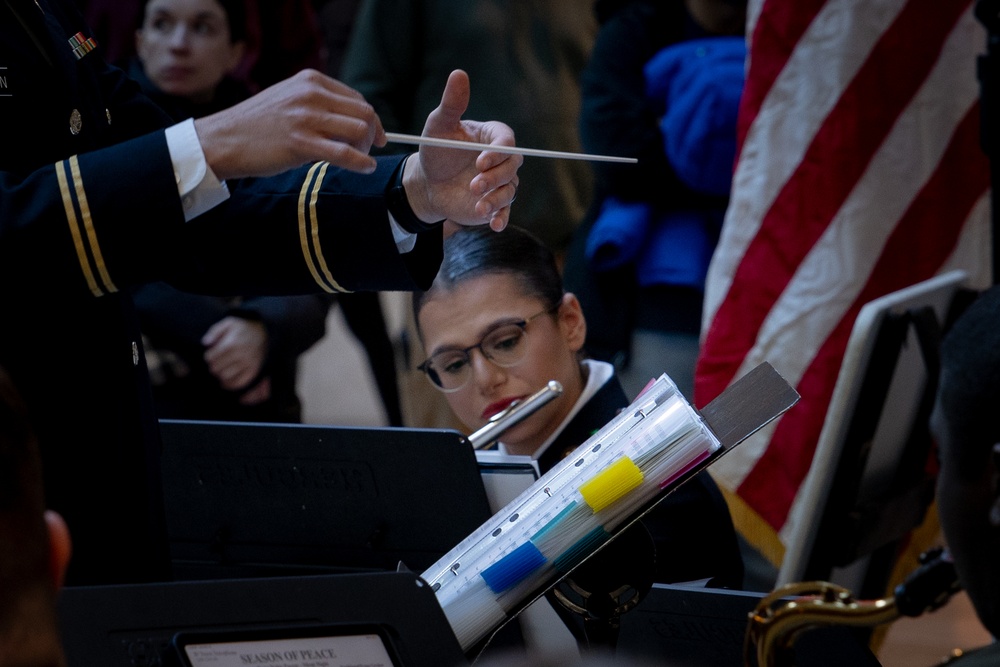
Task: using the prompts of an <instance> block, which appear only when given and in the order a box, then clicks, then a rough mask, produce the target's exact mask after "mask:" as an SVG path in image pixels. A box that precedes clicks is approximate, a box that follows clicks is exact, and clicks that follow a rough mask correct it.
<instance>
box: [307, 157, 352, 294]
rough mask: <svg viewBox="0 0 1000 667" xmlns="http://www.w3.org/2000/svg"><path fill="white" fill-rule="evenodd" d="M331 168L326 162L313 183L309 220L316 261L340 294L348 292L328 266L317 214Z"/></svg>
mask: <svg viewBox="0 0 1000 667" xmlns="http://www.w3.org/2000/svg"><path fill="white" fill-rule="evenodd" d="M329 167H330V163H329V162H324V163H323V167H322V168H321V169H320V172H319V176H317V177H316V181H315V182H314V183H313V188H312V196H311V198H310V200H309V220H310V221H311V222H312V225H311V229H312V240H313V248H314V249H315V252H316V260H317V261H318V262H319V268H320V269H321V270H322V271H323V275H324V276H326V279H327V280H328V281H330V283H329V284H330V285H332V286H333V288H334V289H335V290H337V291H338V292H347V291H348V290H346V289H344V288H343V287H342V286H341V285H340V284H339V283H338V282H337V281H336V280H334V279H333V274H332V273H330V268H329V267H328V266H327V265H326V258H325V257H323V248H322V246H320V243H319V215H318V214H317V213H316V201H317V200H318V199H319V191H320V188H321V187H322V186H323V178H324V177H325V176H326V170H327V169H328V168H329Z"/></svg>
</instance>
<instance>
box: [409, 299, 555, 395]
mask: <svg viewBox="0 0 1000 667" xmlns="http://www.w3.org/2000/svg"><path fill="white" fill-rule="evenodd" d="M560 307H562V301H561V300H560V301H559V302H558V303H556V304H555V305H553V306H549V307H548V308H546V309H545V310H543V311H541V312H538V313H535V314H534V315H532V316H531V317H527V318H525V319H523V320H515V321H513V322H503V323H501V324H498V325H496V326H495V327H493V328H492V329H490V330H489V331H487V332H486V333H485V334H484V335H483V337H482V338H480V339H479V342H478V343H476V344H475V345H470V346H469V347H466V348H463V349H461V350H446V352H448V353H450V354H454V353H461V354H462V355H464V356H465V358H466V359H467V360H468V363H469V365H470V367H471V364H472V355H471V354H469V353H470V352H472V351H473V350H476V349H478V350H479V353H480V354H482V355H483V357H485V358H486V359H488V360H489V361H490V363H494V364H496V365H497V366H500V367H501V368H513V367H514V366H517V365H518V364H519V363H521V362H522V361H523V360H524V357H521V359H518V360H517V361H515V362H514V363H512V364H503V363H500V362H499V361H497V360H496V359H494V358H493V357H491V356H490V355H489V354H488V353H487V352H486V350H484V349H483V343H485V342H486V339H487V338H489V337H490V336H492V335H493V334H494V332H496V331H498V330H500V329H501V328H503V327H509V326H516V327H519V328H520V329H521V334H522V335H523V336H527V335H528V323H529V322H531V321H532V320H534V319H537V318H539V317H541V316H542V315H548V314H551V313H554V312H556V311H558V310H559V308H560ZM438 354H442V352H438V353H437V354H433V355H431V356H430V357H428V358H427V359H425V360H424V361H423V362H422V363H421V364H419V365H418V366H417V370H418V371H421V372H422V373H423V374H424V376H425V377H426V378H427V381H428V382H430V383H431V385H433V386H434V388H435V389H437V390H438V391H442V392H444V393H446V394H451V393H454V392H456V391H459V390H461V389H464V388H465V387H466V385H468V384H469V379H471V378H472V372H471V370H470V371H469V377H468V378H467V379H466V380H465V382H463V383H462V384H461V385H459V386H457V387H454V388H452V389H447V388H445V387H442V386H441V385H439V384H438V383H437V382H435V381H434V378H433V377H432V376H431V373H432V372H434V369H433V368H431V362H432V361H433V360H434V357H436V356H437V355H438Z"/></svg>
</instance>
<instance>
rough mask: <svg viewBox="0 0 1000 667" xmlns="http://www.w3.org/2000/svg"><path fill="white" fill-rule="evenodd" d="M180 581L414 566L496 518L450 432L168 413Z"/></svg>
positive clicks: (165, 428)
mask: <svg viewBox="0 0 1000 667" xmlns="http://www.w3.org/2000/svg"><path fill="white" fill-rule="evenodd" d="M160 432H161V436H162V439H163V445H164V457H163V480H164V483H163V486H164V497H165V505H166V514H167V531H168V536H169V540H170V550H171V559H172V562H173V568H174V578H175V579H180V580H183V579H219V578H231V577H257V576H278V575H303V574H332V573H344V572H373V571H393V570H396V569H397V566H399V565H400V563H402V565H404V566H405V567H406V568H408V569H410V570H411V571H414V572H421V571H423V570H424V569H425V568H427V567H429V566H430V565H432V564H433V563H434V562H435V561H436V560H437V559H438V558H440V557H441V556H443V555H444V554H445V553H446V552H447V551H449V550H450V549H451V548H452V547H454V546H455V545H456V544H458V543H459V542H460V541H461V540H462V539H464V538H465V537H466V536H467V535H468V534H469V533H471V532H473V531H474V530H475V529H477V528H478V527H479V526H480V525H481V524H482V523H484V522H485V521H486V520H488V519H489V518H490V517H491V516H492V512H491V511H490V507H489V503H488V500H487V497H486V492H485V489H484V488H483V482H482V478H481V477H480V471H479V467H478V464H477V462H476V457H475V453H474V451H473V449H472V447H471V446H469V444H468V442H467V441H466V440H465V438H464V437H463V436H462V435H460V434H459V433H458V432H456V431H451V430H445V429H411V428H368V427H337V426H318V425H303V424H291V425H290V424H257V423H233V422H206V421H184V420H161V422H160Z"/></svg>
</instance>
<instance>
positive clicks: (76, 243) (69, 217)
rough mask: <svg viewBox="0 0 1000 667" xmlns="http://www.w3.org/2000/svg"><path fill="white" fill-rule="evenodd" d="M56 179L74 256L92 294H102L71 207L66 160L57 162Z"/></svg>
mask: <svg viewBox="0 0 1000 667" xmlns="http://www.w3.org/2000/svg"><path fill="white" fill-rule="evenodd" d="M55 167H56V180H57V181H58V182H59V192H60V194H62V200H63V208H64V209H65V210H66V222H67V223H69V233H70V235H71V236H72V237H73V247H74V248H76V258H77V261H79V262H80V270H81V271H83V277H84V279H85V280H86V281H87V287H89V288H90V292H91V294H93V295H94V296H104V291H103V290H102V289H101V288H100V287H99V286H98V285H97V280H95V279H94V272H93V271H92V270H91V268H90V260H89V259H87V251H86V249H85V248H84V247H83V237H82V235H81V234H80V224H79V221H78V220H77V217H76V209H75V208H74V207H73V196H72V194H71V193H70V189H69V182H68V179H67V178H66V162H65V161H63V162H57V163H56V165H55Z"/></svg>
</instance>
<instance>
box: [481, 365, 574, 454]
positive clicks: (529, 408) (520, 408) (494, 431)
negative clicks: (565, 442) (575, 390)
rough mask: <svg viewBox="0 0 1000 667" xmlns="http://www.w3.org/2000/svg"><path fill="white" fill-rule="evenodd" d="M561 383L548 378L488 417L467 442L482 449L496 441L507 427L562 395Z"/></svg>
mask: <svg viewBox="0 0 1000 667" xmlns="http://www.w3.org/2000/svg"><path fill="white" fill-rule="evenodd" d="M562 393H563V388H562V385H561V384H559V383H558V382H556V381H555V380H549V382H548V384H546V385H545V386H544V387H542V388H541V389H539V390H538V391H536V392H535V393H534V394H532V395H531V396H529V397H528V398H526V399H524V400H523V401H515V402H514V403H512V404H511V405H510V407H508V408H507V409H506V410H503V411H501V412H498V413H497V414H495V415H493V416H492V417H490V421H489V423H488V424H486V426H483V427H482V428H481V429H479V430H478V431H476V432H475V433H473V434H472V435H470V436H469V438H468V439H469V442H470V443H471V444H472V448H473V449H483V448H485V447H488V446H489V445H491V444H492V443H494V442H496V441H497V438H499V437H500V434H501V433H503V432H504V431H506V430H507V429H509V428H510V427H511V426H513V425H514V424H518V423H520V422H521V421H523V420H524V418H525V417H528V416H529V415H531V414H533V413H534V412H535V411H536V410H538V409H539V408H541V407H542V406H543V405H546V404H548V403H549V401H551V400H553V399H554V398H556V397H557V396H560V395H562Z"/></svg>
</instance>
